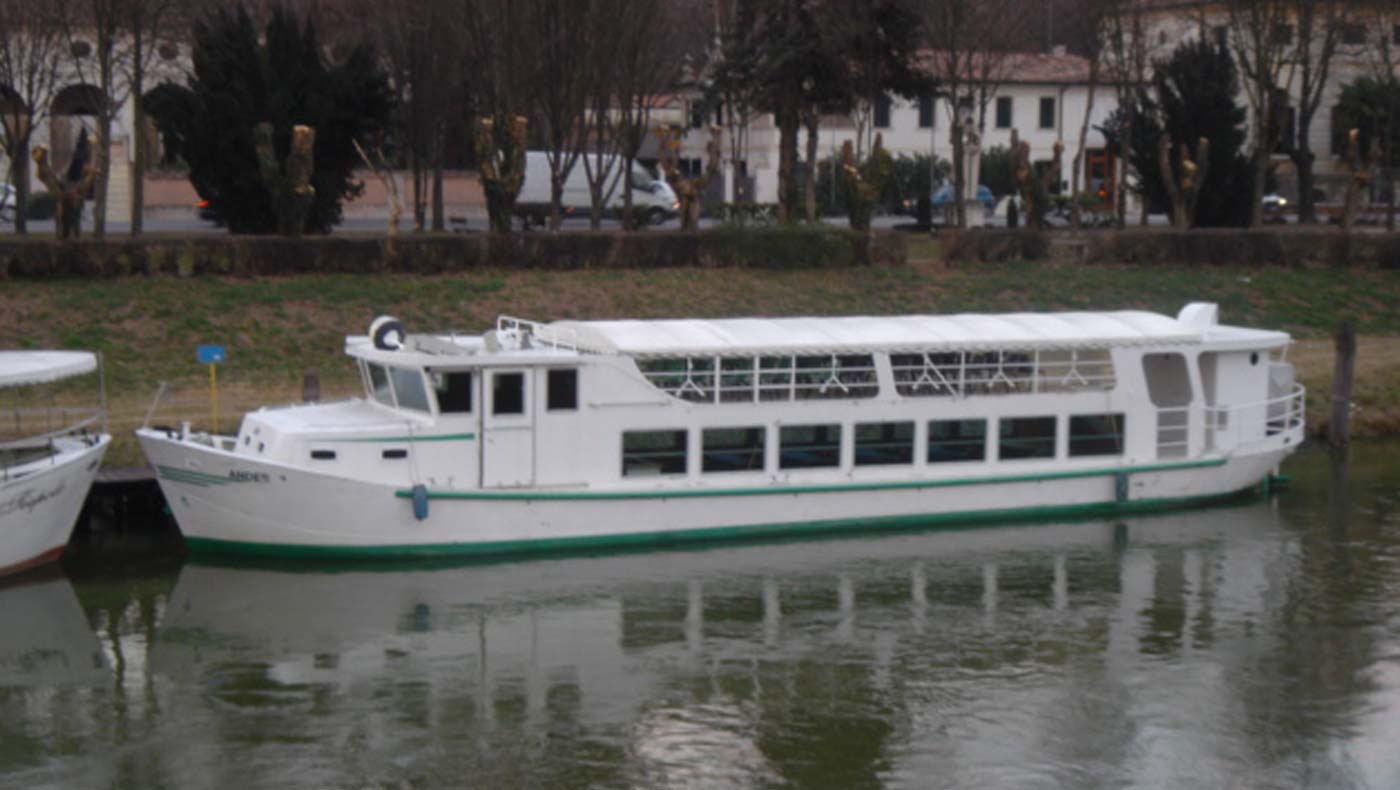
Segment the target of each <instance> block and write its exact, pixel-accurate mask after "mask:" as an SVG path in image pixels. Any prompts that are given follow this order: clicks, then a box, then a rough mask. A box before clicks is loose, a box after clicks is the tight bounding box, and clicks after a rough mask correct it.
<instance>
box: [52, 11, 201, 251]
mask: <svg viewBox="0 0 1400 790" xmlns="http://www.w3.org/2000/svg"><path fill="white" fill-rule="evenodd" d="M183 5H184V4H183V3H182V0H56V4H55V6H54V7H55V8H56V9H57V11H58V15H59V16H58V18H59V20H60V23H61V24H60V26H61V29H62V31H63V35H64V38H65V40H66V42H67V44H68V49H69V52H70V53H71V57H70V58H69V62H68V64H67V65H68V66H69V67H70V68H71V69H72V70H73V73H74V74H75V75H76V76H77V77H78V79H79V80H81V81H82V82H85V83H87V84H90V85H93V86H95V87H96V88H97V89H98V94H99V96H100V101H99V102H98V106H97V107H95V108H93V109H94V113H95V114H94V118H95V121H96V126H97V128H96V129H94V130H93V132H94V136H95V137H96V138H97V142H96V146H97V151H96V152H95V153H96V156H95V169H96V172H97V177H96V182H95V184H94V188H95V191H96V194H95V197H94V206H93V222H92V227H93V234H94V235H96V236H99V237H100V236H102V235H103V234H104V233H105V232H106V228H107V202H108V195H107V188H108V183H109V182H110V179H111V172H112V162H111V149H112V124H113V122H114V121H115V119H116V114H117V112H118V111H119V109H120V108H121V107H122V105H124V104H125V103H126V102H127V100H128V99H131V98H133V97H134V98H135V101H134V102H133V103H132V107H133V113H132V116H133V135H132V141H131V143H132V158H133V167H132V176H131V189H132V193H131V203H132V205H131V232H132V233H133V234H139V233H140V232H141V230H142V215H143V206H142V204H143V203H144V200H145V197H144V182H145V168H146V157H147V149H148V148H149V145H148V142H147V123H146V115H145V111H144V108H143V107H142V106H141V97H142V96H143V94H144V92H145V86H146V82H147V80H148V79H149V77H150V76H151V74H152V71H153V70H154V69H155V66H156V63H157V62H158V61H159V60H160V59H166V60H173V59H174V56H175V55H176V54H177V53H178V44H177V43H176V41H175V39H176V38H177V36H174V35H172V30H171V27H170V26H171V24H172V23H173V22H175V21H176V20H177V19H182V18H183V15H180V14H178V12H179V11H180V10H181V9H182V7H183ZM190 5H193V4H192V3H191V4H190ZM172 48H173V49H172Z"/></svg>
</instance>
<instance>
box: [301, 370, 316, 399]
mask: <svg viewBox="0 0 1400 790" xmlns="http://www.w3.org/2000/svg"><path fill="white" fill-rule="evenodd" d="M301 400H302V402H303V403H316V402H318V401H320V400H321V377H320V376H318V375H316V371H314V370H308V371H306V372H305V373H303V374H302V376H301Z"/></svg>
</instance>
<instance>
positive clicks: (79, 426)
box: [0, 409, 102, 450]
mask: <svg viewBox="0 0 1400 790" xmlns="http://www.w3.org/2000/svg"><path fill="white" fill-rule="evenodd" d="M64 410H69V409H64ZM73 410H76V409H73ZM101 420H102V412H92V413H91V416H88V417H87V419H85V420H78V422H76V423H73V424H70V426H67V427H63V429H59V430H53V431H48V433H39V434H34V436H27V437H24V438H18V440H14V441H0V450H17V448H21V447H34V445H36V444H43V443H48V441H50V440H55V438H59V437H64V436H70V434H74V433H77V431H80V430H83V429H85V427H90V426H94V424H97V423H99V422H101Z"/></svg>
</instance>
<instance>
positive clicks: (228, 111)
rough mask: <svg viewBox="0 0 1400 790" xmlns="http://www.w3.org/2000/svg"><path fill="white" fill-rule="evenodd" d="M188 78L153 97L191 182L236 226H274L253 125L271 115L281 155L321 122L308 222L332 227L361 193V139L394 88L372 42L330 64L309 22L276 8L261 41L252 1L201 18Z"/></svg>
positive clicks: (379, 122) (380, 122) (386, 107)
mask: <svg viewBox="0 0 1400 790" xmlns="http://www.w3.org/2000/svg"><path fill="white" fill-rule="evenodd" d="M192 59H193V61H194V72H193V76H191V77H190V80H189V84H188V86H180V85H174V84H170V83H167V84H164V85H161V86H159V87H157V88H156V89H155V90H153V91H152V92H151V93H150V94H148V97H147V99H146V101H145V107H146V110H147V111H148V112H149V113H150V115H151V117H152V118H153V119H154V120H155V122H156V124H157V126H158V127H159V128H160V131H161V134H162V136H163V138H164V141H165V145H166V149H167V151H169V152H170V153H172V154H174V155H175V156H178V157H179V158H181V159H183V160H184V161H185V162H186V163H187V164H188V165H189V168H190V181H191V183H193V184H194V187H195V189H196V191H198V192H199V194H200V196H201V197H203V198H204V199H206V200H208V201H209V203H210V205H211V207H212V208H213V209H214V210H215V211H216V212H217V213H218V214H219V216H220V217H221V218H222V219H223V221H224V222H225V223H227V225H228V228H229V230H230V231H232V232H234V233H271V232H273V231H274V230H275V229H276V227H277V221H276V216H275V215H274V213H273V201H272V200H271V198H270V196H269V194H268V190H267V188H266V186H265V185H264V183H263V180H262V178H261V176H260V174H259V170H258V157H257V152H256V150H255V148H254V140H253V137H254V135H253V130H254V128H255V127H256V126H257V125H258V124H259V123H263V122H266V123H270V124H271V125H272V129H273V141H274V148H275V150H276V155H277V158H278V160H279V161H281V160H283V159H284V158H285V157H286V155H287V153H288V151H289V150H290V148H291V138H292V128H293V127H294V126H296V125H297V124H304V125H307V126H310V127H312V128H313V129H315V132H316V144H315V149H314V156H315V160H314V171H313V173H312V176H311V184H312V186H314V188H315V199H314V201H313V203H312V205H311V208H310V210H309V212H308V216H307V220H306V230H307V231H310V232H315V233H327V232H329V231H330V229H331V228H332V227H333V226H334V225H336V224H337V223H339V222H340V219H341V201H342V200H345V199H348V198H353V197H355V196H356V195H358V194H359V193H360V191H361V190H362V189H363V185H362V184H360V183H358V182H356V181H355V180H354V179H353V178H352V177H351V174H352V169H353V168H354V166H355V164H356V162H358V161H359V160H358V155H357V154H356V152H355V148H354V144H353V141H354V140H356V139H360V140H366V139H369V138H372V137H374V136H376V135H378V134H380V133H381V132H382V131H383V129H384V128H385V126H386V125H387V123H388V121H389V117H390V113H391V111H392V109H393V94H392V92H391V91H390V88H389V83H388V80H387V78H386V77H385V75H384V73H383V72H382V71H381V70H380V68H379V65H378V61H377V59H376V57H375V55H374V53H373V52H372V50H371V49H370V48H369V47H367V46H364V45H360V46H356V47H354V48H352V49H351V50H350V51H349V52H348V53H347V54H346V55H345V57H344V58H343V59H342V60H341V61H340V62H338V63H334V64H332V63H328V62H327V60H326V57H325V55H324V54H323V48H322V46H321V43H320V41H319V39H318V36H317V33H316V28H315V27H314V25H312V23H311V22H310V21H306V22H305V23H303V22H300V21H298V19H297V17H296V16H295V14H294V13H293V12H292V11H290V10H289V9H287V8H286V7H277V8H275V9H274V10H273V11H272V13H271V15H270V17H269V19H268V23H267V26H266V28H265V36H264V38H263V39H262V40H261V41H260V40H259V36H258V30H257V27H256V25H254V23H253V20H252V18H251V17H250V16H249V14H248V11H247V9H246V8H245V7H244V6H242V5H239V6H237V7H236V8H234V9H229V8H218V9H216V10H214V11H213V12H212V13H211V14H210V15H209V16H208V17H206V18H205V19H203V20H201V21H200V22H198V23H196V25H195V27H194V46H193V52H192Z"/></svg>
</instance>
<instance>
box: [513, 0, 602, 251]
mask: <svg viewBox="0 0 1400 790" xmlns="http://www.w3.org/2000/svg"><path fill="white" fill-rule="evenodd" d="M517 2H519V4H520V6H521V10H522V11H523V14H522V15H523V17H524V20H523V30H524V33H525V35H526V37H527V38H528V39H529V40H530V41H531V48H532V49H533V50H534V57H533V58H532V59H531V60H532V62H531V63H530V66H529V70H528V71H527V79H528V81H529V85H530V88H529V92H530V97H531V99H532V101H533V107H534V113H533V116H534V118H535V121H536V124H537V128H538V129H539V132H540V135H541V138H542V140H543V142H544V149H545V156H546V158H547V159H548V160H549V181H550V183H549V203H550V208H549V227H550V229H551V230H558V229H559V226H560V223H561V222H562V221H563V218H564V215H563V197H564V182H565V181H566V180H567V179H568V177H569V172H570V171H571V170H573V168H574V165H575V164H576V163H577V162H578V158H579V156H580V155H582V153H583V145H584V124H585V116H586V112H585V111H586V108H587V104H588V90H587V88H588V81H589V69H588V60H589V52H590V49H591V48H592V47H593V46H594V45H595V44H594V41H593V39H592V36H591V35H590V33H591V32H592V28H590V26H589V24H588V23H589V20H590V18H591V17H592V15H593V14H594V13H596V12H595V10H594V9H595V2H594V0H517Z"/></svg>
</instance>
